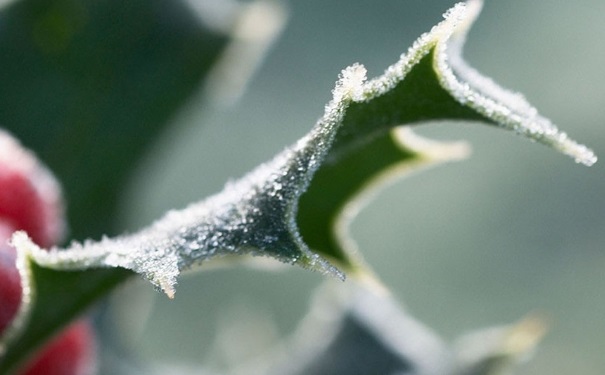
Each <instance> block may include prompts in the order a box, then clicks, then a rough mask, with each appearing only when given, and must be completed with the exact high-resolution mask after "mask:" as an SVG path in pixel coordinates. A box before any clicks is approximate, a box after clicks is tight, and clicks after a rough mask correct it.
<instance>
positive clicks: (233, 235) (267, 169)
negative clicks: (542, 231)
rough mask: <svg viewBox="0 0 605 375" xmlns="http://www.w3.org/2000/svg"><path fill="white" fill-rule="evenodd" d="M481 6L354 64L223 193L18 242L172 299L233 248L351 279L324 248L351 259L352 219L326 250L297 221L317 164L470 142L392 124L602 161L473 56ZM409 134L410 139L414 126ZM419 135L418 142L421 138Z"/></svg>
mask: <svg viewBox="0 0 605 375" xmlns="http://www.w3.org/2000/svg"><path fill="white" fill-rule="evenodd" d="M480 7H481V2H480V1H478V0H470V1H468V2H467V3H460V4H457V5H456V6H454V7H453V8H452V9H450V10H449V11H448V12H447V13H446V14H445V15H444V18H445V20H444V21H442V22H441V23H439V24H438V25H437V26H435V27H433V29H432V30H431V31H430V32H429V33H426V34H424V35H422V36H421V37H420V38H419V39H418V40H417V41H416V42H415V43H414V45H413V46H412V47H411V48H410V49H409V50H408V52H407V53H406V54H404V55H402V57H401V59H400V60H399V61H398V62H397V63H395V64H394V65H392V66H391V67H389V68H388V69H387V70H386V72H385V73H384V74H383V75H382V76H380V77H378V78H375V79H372V80H370V81H367V82H366V71H365V68H364V67H363V66H362V65H360V64H354V65H353V66H351V67H348V68H346V69H344V70H343V71H342V73H341V75H340V77H339V80H338V81H337V83H336V86H335V88H334V90H333V99H332V100H331V101H330V102H329V103H328V104H327V105H326V108H325V113H324V115H323V116H322V117H321V118H320V119H319V121H318V122H317V124H316V125H315V127H313V128H312V129H311V131H310V132H309V133H308V134H307V135H306V136H304V137H303V138H302V139H300V140H299V141H298V142H296V143H295V144H294V145H293V146H291V147H288V148H286V149H285V150H284V151H283V152H281V153H280V154H278V155H277V156H276V157H275V158H274V159H273V160H271V161H269V162H268V163H266V164H263V165H261V166H259V167H258V168H257V169H255V170H254V171H252V172H251V173H249V174H248V175H246V176H244V177H243V178H241V179H239V180H238V181H236V182H233V183H229V184H227V185H226V186H225V189H224V190H223V191H222V192H221V193H219V194H217V195H214V196H212V197H210V198H207V199H205V200H203V201H201V202H198V203H195V204H192V205H190V206H189V207H187V208H185V209H183V210H180V211H171V212H168V213H167V214H166V215H165V216H164V217H163V218H162V219H160V220H158V221H157V222H156V223H154V224H152V225H151V226H149V227H148V228H145V229H143V230H141V231H140V232H137V233H134V234H130V235H124V236H121V237H117V238H114V239H108V238H104V239H102V240H101V241H98V242H94V241H86V242H84V243H73V244H72V245H71V246H70V247H68V248H67V249H51V251H49V252H45V251H41V250H40V249H39V248H38V247H37V246H36V245H35V244H34V243H32V242H31V241H30V240H29V239H28V238H27V236H26V235H25V234H23V233H17V234H15V235H14V237H13V244H14V245H15V246H16V247H17V248H18V250H19V251H20V252H21V253H22V254H21V256H22V258H31V259H33V260H34V261H35V262H37V263H38V264H40V265H42V266H45V267H50V268H54V269H85V268H90V267H122V268H127V269H130V270H133V271H135V272H137V273H140V274H142V275H143V276H144V277H145V278H147V279H149V280H150V281H151V282H152V283H153V284H154V285H155V286H156V287H157V288H159V289H162V290H163V291H164V292H166V293H167V294H168V296H170V297H172V296H173V295H174V287H175V284H176V281H177V276H178V275H179V273H180V272H181V271H183V270H186V269H190V268H192V267H194V266H197V265H200V264H201V263H203V262H204V261H206V260H208V259H210V258H213V257H217V256H223V255H230V254H253V255H264V256H272V257H275V258H277V259H279V260H281V261H283V262H286V263H289V264H298V265H301V266H303V267H307V268H311V269H315V270H319V271H321V272H325V273H331V274H335V275H337V276H338V277H340V278H343V277H344V276H343V274H342V273H341V272H340V271H339V270H338V269H337V268H335V267H334V266H332V265H331V264H330V263H328V261H327V260H326V259H325V258H329V259H330V260H337V261H338V260H339V259H338V257H341V259H340V261H341V263H342V264H345V265H346V259H345V258H347V257H348V256H350V254H347V251H348V250H350V246H349V245H347V244H343V243H342V242H346V241H347V239H346V238H343V236H342V233H345V232H346V231H344V230H342V228H340V229H339V228H334V222H337V223H340V225H341V226H342V225H346V223H348V221H349V220H344V221H343V220H340V221H339V220H336V221H331V220H328V221H329V224H326V225H331V226H332V227H330V228H329V229H328V231H333V232H338V233H340V236H339V234H338V233H337V235H336V241H337V242H339V244H338V245H335V246H334V245H333V244H328V245H326V246H328V247H330V246H332V247H333V248H331V249H327V250H326V249H325V248H322V246H323V244H322V243H321V239H320V240H318V241H316V242H314V244H313V246H312V248H310V247H309V245H307V243H306V241H305V240H306V239H304V238H303V237H305V236H303V235H301V233H300V231H299V229H300V228H299V224H300V223H299V222H298V220H297V219H298V218H297V213H298V211H299V208H300V207H299V199H301V196H302V195H303V193H305V192H306V191H307V190H308V188H309V186H310V185H311V184H312V182H313V181H315V180H314V175H315V174H316V172H317V171H318V170H319V169H321V168H323V167H324V166H332V167H334V166H335V168H337V167H338V166H339V165H341V164H346V163H348V162H350V159H354V156H359V155H362V156H366V157H367V158H370V159H371V158H372V157H373V156H372V155H366V153H367V152H368V150H373V151H376V149H377V150H378V152H382V151H383V149H382V148H381V147H382V146H383V145H384V147H386V149H388V150H389V151H392V152H393V153H395V154H397V156H396V157H393V159H392V160H385V161H382V162H376V163H375V164H372V165H369V166H368V168H369V171H368V174H367V176H364V177H366V178H368V179H370V178H371V179H374V178H375V177H376V175H377V174H380V173H381V172H383V171H384V170H385V169H387V168H391V167H394V166H396V165H399V164H401V163H403V162H405V163H408V162H417V161H428V160H451V159H456V158H459V157H460V155H461V152H463V151H461V149H460V148H459V147H458V148H456V147H455V150H454V151H453V152H452V153H451V154H450V153H448V152H441V153H439V152H435V146H434V145H433V144H431V145H430V150H429V149H427V148H423V147H416V148H415V147H412V146H411V145H410V144H407V143H406V142H407V141H406V136H402V133H400V132H399V133H398V132H394V130H393V129H394V128H395V127H396V126H398V125H406V124H411V123H416V122H421V121H424V120H427V119H440V118H459V119H466V120H483V121H485V122H489V123H493V124H496V125H499V126H502V127H504V128H506V129H510V130H513V131H515V132H517V133H519V134H522V135H525V136H527V137H529V138H530V139H532V140H535V141H538V142H541V143H544V144H546V145H549V146H551V147H554V148H555V149H558V150H560V151H562V152H563V153H565V154H567V155H570V156H571V157H573V158H574V159H575V160H576V161H578V162H581V163H584V164H586V165H591V164H593V163H594V162H595V161H596V157H595V156H594V153H592V151H590V150H589V149H588V148H586V147H585V146H582V145H579V144H577V143H575V142H574V141H572V140H570V139H569V138H568V137H567V135H566V134H565V133H563V132H560V131H559V130H558V129H557V128H556V127H555V126H554V125H552V123H550V121H548V120H547V119H545V118H543V117H541V116H540V115H538V114H537V111H536V110H535V109H534V108H533V107H532V106H531V105H529V104H528V103H527V102H526V101H525V100H524V99H523V97H522V96H521V95H518V94H514V93H511V92H509V91H506V90H504V89H501V88H500V87H498V86H497V85H496V84H495V83H493V82H492V81H491V80H489V79H487V78H484V77H482V76H481V75H480V74H479V73H477V72H476V71H474V70H473V69H471V68H469V67H467V66H466V64H465V63H464V62H463V60H462V58H461V56H460V54H461V50H462V44H463V42H464V39H465V35H466V31H467V30H468V28H469V26H470V24H471V23H472V21H473V20H474V18H475V16H476V15H477V13H478V12H479V9H480ZM414 80H416V81H414ZM431 80H432V81H431ZM409 82H412V83H409ZM406 85H407V86H406ZM406 90H412V92H410V93H408V92H407V91H406ZM414 90H416V91H414ZM422 95H425V97H422ZM427 95H428V96H427ZM431 95H437V96H436V97H432V96H431ZM397 134H398V135H397ZM407 138H408V140H409V141H412V140H411V139H409V138H410V136H409V135H408V136H407ZM412 138H413V137H412ZM414 142H416V145H417V146H418V145H419V144H420V145H422V144H423V143H422V142H421V143H418V142H417V141H416V140H414V141H412V143H414ZM384 147H383V148H384ZM442 150H445V149H443V148H442ZM437 155H439V156H438V157H437ZM367 158H366V160H367ZM347 166H348V167H350V165H347ZM328 170H329V168H328ZM349 170H351V169H349ZM329 177H330V176H328V179H329ZM366 182H367V181H365V180H364V181H356V182H355V183H356V184H358V186H355V189H352V190H355V191H351V192H350V194H349V193H347V194H343V195H342V197H341V198H342V199H343V200H345V201H346V200H350V199H352V198H353V197H354V196H357V195H358V194H359V191H361V190H363V189H365V188H367V187H368V186H369V184H368V183H366ZM340 187H341V188H347V189H350V188H351V187H345V186H340ZM320 190H321V189H320ZM333 210H335V211H339V212H338V213H336V214H335V215H336V216H338V217H337V218H336V219H338V218H340V217H341V216H339V215H341V213H340V211H341V210H344V207H343V205H342V202H336V203H335V204H334V207H333ZM328 214H330V215H332V214H334V212H329V213H328ZM343 215H344V216H347V215H346V213H344V214H343ZM349 216H350V215H349ZM313 220H315V218H311V221H313ZM343 223H345V224H343ZM305 225H307V224H305ZM337 225H338V224H337ZM307 233H311V234H312V231H311V232H307ZM332 235H333V233H331V234H329V236H330V237H332ZM309 238H310V237H309ZM330 241H332V240H331V239H330V240H329V241H328V242H330ZM341 248H342V249H341ZM331 251H335V253H331ZM319 254H321V256H320V255H319ZM326 255H327V256H326ZM343 260H344V261H343ZM24 277H26V276H24Z"/></svg>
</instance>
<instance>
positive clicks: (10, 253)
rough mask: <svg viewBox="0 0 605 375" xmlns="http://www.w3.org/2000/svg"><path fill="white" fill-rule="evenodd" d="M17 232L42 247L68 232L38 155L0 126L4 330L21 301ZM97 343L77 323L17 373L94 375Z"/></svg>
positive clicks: (0, 316)
mask: <svg viewBox="0 0 605 375" xmlns="http://www.w3.org/2000/svg"><path fill="white" fill-rule="evenodd" d="M16 230H24V231H26V232H27V233H28V234H29V236H30V237H31V238H32V240H34V242H36V243H37V244H38V245H40V246H42V247H50V246H53V245H55V244H57V243H58V241H59V240H60V239H61V236H62V235H63V231H64V218H63V203H62V200H61V190H60V187H59V184H58V183H57V182H56V180H55V179H54V177H53V175H52V174H51V173H50V172H49V171H48V170H47V169H46V168H45V167H44V166H42V165H41V164H40V163H39V162H38V160H37V159H36V157H35V156H34V155H33V154H32V153H31V152H29V151H27V150H25V149H24V148H22V146H21V145H20V144H19V143H18V142H17V141H16V140H15V139H14V138H13V137H12V136H10V135H9V134H8V133H6V132H4V131H2V130H1V129H0V334H2V332H4V330H5V329H6V327H7V326H8V325H9V324H10V322H11V320H12V319H13V318H14V317H15V315H16V313H17V311H18V309H19V305H20V303H21V295H22V289H21V279H20V276H19V273H18V271H17V267H16V263H15V260H16V251H15V249H14V248H12V247H11V246H10V245H9V244H8V240H9V239H10V237H11V235H12V233H13V232H14V231H16ZM57 303H61V301H57ZM94 347H95V345H94V335H93V332H92V328H91V326H90V324H89V323H88V321H86V320H80V321H77V322H75V323H73V324H72V325H71V326H69V327H68V328H67V329H65V330H64V331H62V332H61V333H59V334H58V335H57V336H56V337H55V338H53V339H52V340H51V341H50V342H48V343H47V344H46V345H45V346H44V347H43V348H42V349H41V350H40V351H39V352H38V353H36V354H35V355H34V356H33V357H32V359H30V361H29V362H28V363H26V364H25V365H24V368H23V369H22V370H21V372H19V375H85V374H91V373H92V371H93V366H94V363H95V362H96V361H95V348H94Z"/></svg>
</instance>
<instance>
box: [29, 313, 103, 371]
mask: <svg viewBox="0 0 605 375" xmlns="http://www.w3.org/2000/svg"><path fill="white" fill-rule="evenodd" d="M92 343H94V333H93V331H92V328H91V327H90V324H89V323H88V321H86V320H79V321H77V322H75V323H73V324H72V325H71V326H69V327H68V328H67V329H66V330H64V331H63V332H61V334H60V335H59V336H57V337H55V338H54V339H53V340H51V341H50V342H49V343H47V344H46V346H45V347H44V350H43V351H42V353H40V354H39V355H38V356H37V357H36V358H35V359H34V360H32V361H30V362H29V363H28V365H27V366H25V369H24V370H21V372H20V373H19V374H20V375H72V374H77V375H84V374H91V373H92V372H93V371H94V368H91V366H93V364H94V363H95V348H94V345H92Z"/></svg>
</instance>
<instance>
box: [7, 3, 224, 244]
mask: <svg viewBox="0 0 605 375" xmlns="http://www.w3.org/2000/svg"><path fill="white" fill-rule="evenodd" d="M0 24H1V25H2V27H1V29H0V49H1V50H2V51H4V52H3V53H2V54H1V55H0V67H1V69H0V85H1V86H2V91H1V93H0V124H2V126H4V127H6V128H7V129H9V130H10V131H11V132H12V133H13V134H15V135H16V136H17V137H18V138H19V139H20V140H21V141H23V143H24V144H26V145H27V147H29V148H31V149H33V150H35V151H36V153H37V154H38V155H39V156H40V158H41V159H42V160H43V161H44V162H45V163H46V164H47V165H48V166H49V167H50V168H51V169H52V170H53V172H54V173H55V174H56V175H57V177H58V179H59V180H60V181H61V182H62V183H63V185H64V187H65V195H66V197H67V200H68V219H69V221H70V230H71V234H72V236H73V237H74V238H83V237H89V236H93V237H98V236H100V235H101V234H103V233H107V232H108V231H111V232H114V231H115V230H116V229H117V228H116V227H115V216H116V212H117V204H118V198H119V195H120V192H121V191H122V190H123V188H124V186H125V185H124V184H125V182H126V181H127V179H128V177H129V176H130V174H131V171H132V169H133V168H134V167H135V166H136V165H137V164H138V162H139V160H140V157H141V155H143V154H144V153H145V152H146V151H147V150H148V148H149V146H150V145H151V144H152V143H153V142H154V141H155V140H156V138H157V137H158V135H159V134H160V133H161V132H162V129H163V128H164V127H165V125H166V124H167V123H168V120H169V119H170V117H171V116H173V115H174V114H175V111H176V110H177V109H178V108H180V106H181V105H182V104H183V103H184V101H185V100H186V99H187V98H188V97H189V96H190V95H191V94H192V93H193V92H195V90H197V88H198V87H199V86H200V84H201V83H202V82H203V81H204V78H205V76H206V75H207V74H208V73H209V71H210V69H211V67H212V65H213V63H214V62H215V61H216V60H217V59H218V57H219V55H220V54H221V52H222V51H223V49H224V47H225V46H226V43H227V42H228V36H227V35H226V34H223V33H219V32H217V31H216V30H213V29H210V28H208V27H206V26H205V25H203V24H202V23H201V22H200V20H199V19H198V18H197V17H196V16H195V15H194V13H192V12H191V11H190V10H189V8H187V7H186V6H184V5H183V4H182V3H181V2H179V1H166V0H149V1H147V0H132V1H127V2H123V1H99V0H91V1H78V0H48V1H37V0H20V1H15V2H13V3H12V4H11V5H9V6H8V7H6V8H4V9H3V10H2V12H1V13H0Z"/></svg>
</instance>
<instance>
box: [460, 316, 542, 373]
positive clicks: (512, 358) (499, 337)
mask: <svg viewBox="0 0 605 375" xmlns="http://www.w3.org/2000/svg"><path fill="white" fill-rule="evenodd" d="M545 333H546V322H545V319H543V318H541V317H538V316H531V317H529V318H526V319H523V320H521V321H520V322H518V323H515V324H510V325H507V326H502V327H493V328H488V329H483V330H480V331H476V332H471V333H469V334H466V335H464V336H463V337H462V338H460V339H459V340H458V342H457V343H456V348H455V352H456V371H454V372H453V374H455V375H505V374H510V373H511V372H512V368H513V366H514V365H516V364H517V363H518V362H521V361H522V360H526V359H528V357H529V356H530V355H531V354H532V352H533V350H534V348H535V347H536V345H537V344H538V343H539V341H540V340H541V339H542V336H544V334H545Z"/></svg>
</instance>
